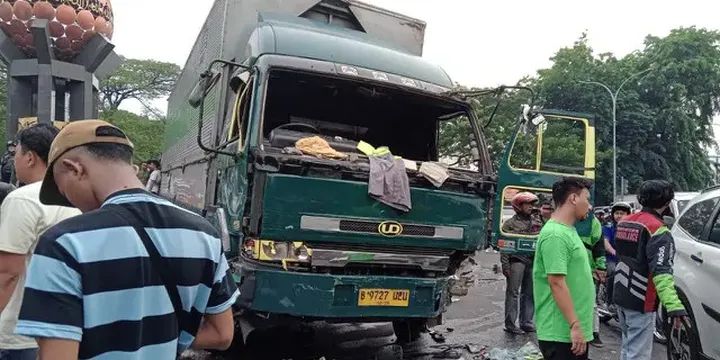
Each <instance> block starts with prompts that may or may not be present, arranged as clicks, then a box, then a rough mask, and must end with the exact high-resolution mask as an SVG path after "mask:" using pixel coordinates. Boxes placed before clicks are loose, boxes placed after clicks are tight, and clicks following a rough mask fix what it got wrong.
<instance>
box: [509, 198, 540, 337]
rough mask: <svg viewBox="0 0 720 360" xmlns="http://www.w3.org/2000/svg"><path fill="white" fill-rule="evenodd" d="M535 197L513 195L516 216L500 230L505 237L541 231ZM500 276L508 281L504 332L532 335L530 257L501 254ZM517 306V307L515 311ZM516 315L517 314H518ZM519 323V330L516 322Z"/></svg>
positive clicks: (533, 329) (532, 307)
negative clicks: (536, 213)
mask: <svg viewBox="0 0 720 360" xmlns="http://www.w3.org/2000/svg"><path fill="white" fill-rule="evenodd" d="M538 200H539V199H538V197H537V196H536V195H535V194H533V193H529V192H521V193H518V194H517V195H515V196H514V197H513V199H512V201H511V204H512V207H513V209H514V210H515V215H514V216H513V217H511V218H510V219H508V220H506V221H505V222H504V223H503V225H502V231H503V233H506V234H517V235H536V234H538V233H539V232H540V229H541V228H542V222H541V221H539V219H538V218H539V216H535V211H536V208H535V207H536V206H537V203H538ZM500 262H501V264H502V270H503V274H504V275H505V278H506V279H507V286H506V288H505V331H506V332H508V333H511V334H514V335H521V334H523V333H525V332H535V325H534V324H533V316H534V313H535V306H534V303H533V285H532V268H533V263H532V256H527V255H518V254H502V255H501V256H500ZM518 307H519V308H520V309H519V311H518ZM518 312H519V315H518ZM518 317H519V321H520V327H518V326H517V325H516V324H515V322H516V321H517V320H518Z"/></svg>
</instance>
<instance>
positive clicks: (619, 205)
mask: <svg viewBox="0 0 720 360" xmlns="http://www.w3.org/2000/svg"><path fill="white" fill-rule="evenodd" d="M618 210H622V211H625V212H626V213H628V214H630V213H632V206H630V204H628V203H626V202H621V201H619V202H616V203H614V204H613V206H612V209H610V213H611V214H614V213H615V211H618Z"/></svg>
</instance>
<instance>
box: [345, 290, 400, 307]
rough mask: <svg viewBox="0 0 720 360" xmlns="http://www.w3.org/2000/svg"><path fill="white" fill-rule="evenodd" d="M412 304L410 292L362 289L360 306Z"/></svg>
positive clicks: (359, 294)
mask: <svg viewBox="0 0 720 360" xmlns="http://www.w3.org/2000/svg"><path fill="white" fill-rule="evenodd" d="M409 304H410V290H397V289H360V292H359V293H358V306H400V307H407V306H408V305H409Z"/></svg>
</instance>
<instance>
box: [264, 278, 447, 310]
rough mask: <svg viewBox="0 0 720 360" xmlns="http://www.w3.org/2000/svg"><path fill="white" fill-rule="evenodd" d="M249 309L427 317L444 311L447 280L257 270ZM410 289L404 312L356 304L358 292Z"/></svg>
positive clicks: (396, 308)
mask: <svg viewBox="0 0 720 360" xmlns="http://www.w3.org/2000/svg"><path fill="white" fill-rule="evenodd" d="M254 274H255V280H256V281H255V288H254V298H253V300H252V305H251V309H252V310H255V311H264V312H269V313H273V314H287V315H293V316H310V317H322V318H359V317H365V318H371V317H389V318H408V317H419V318H431V317H435V316H437V315H439V314H440V313H441V312H442V311H443V310H444V308H445V306H446V305H447V302H448V298H447V297H446V296H443V295H444V294H445V293H446V290H447V287H448V279H447V278H439V279H419V278H400V277H389V276H333V275H328V274H310V273H298V272H288V271H283V270H271V269H263V270H257V271H256V272H255V273H254ZM361 288H365V289H407V290H410V304H409V306H408V307H388V306H363V307H360V306H358V305H357V302H358V290H359V289H361Z"/></svg>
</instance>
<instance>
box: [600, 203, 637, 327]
mask: <svg viewBox="0 0 720 360" xmlns="http://www.w3.org/2000/svg"><path fill="white" fill-rule="evenodd" d="M631 213H632V207H631V206H630V204H628V203H624V202H617V203H615V204H613V206H612V208H611V214H612V220H611V222H609V223H608V224H607V225H605V226H603V242H604V244H605V263H606V267H607V283H608V286H607V287H606V290H607V300H606V301H607V303H608V310H609V311H610V312H612V313H615V305H613V303H612V296H613V292H612V290H613V283H614V281H613V279H614V278H615V277H614V275H615V267H616V266H617V252H616V251H615V230H616V228H617V224H618V223H619V222H620V221H622V220H623V219H625V217H627V216H628V215H630V214H631Z"/></svg>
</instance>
